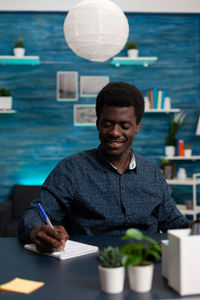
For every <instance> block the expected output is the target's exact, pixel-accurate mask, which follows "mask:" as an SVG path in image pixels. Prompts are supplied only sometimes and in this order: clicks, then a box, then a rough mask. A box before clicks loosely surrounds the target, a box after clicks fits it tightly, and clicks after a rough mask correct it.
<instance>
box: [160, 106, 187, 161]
mask: <svg viewBox="0 0 200 300" xmlns="http://www.w3.org/2000/svg"><path fill="white" fill-rule="evenodd" d="M185 116H186V114H185V113H183V112H180V113H176V114H174V116H173V117H171V118H170V123H169V130H168V135H167V137H166V143H165V144H166V146H165V155H166V156H174V155H175V150H176V149H175V136H176V134H177V132H178V131H179V129H180V127H181V125H182V123H183V120H184V119H185Z"/></svg>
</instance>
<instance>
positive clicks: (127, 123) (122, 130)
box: [97, 105, 141, 161]
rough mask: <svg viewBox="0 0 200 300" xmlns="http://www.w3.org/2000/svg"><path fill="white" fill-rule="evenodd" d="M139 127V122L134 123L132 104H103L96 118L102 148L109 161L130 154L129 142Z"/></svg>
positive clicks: (134, 116) (130, 142)
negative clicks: (124, 105) (119, 105)
mask: <svg viewBox="0 0 200 300" xmlns="http://www.w3.org/2000/svg"><path fill="white" fill-rule="evenodd" d="M140 127H141V125H140V123H139V124H138V125H137V124H136V115H135V109H134V107H133V106H128V107H118V106H108V105H104V107H103V110H102V111H101V114H100V118H99V119H98V120H97V129H98V131H99V139H100V141H101V146H102V150H103V152H104V154H105V155H106V156H107V158H108V159H110V161H112V158H114V159H120V158H122V157H126V156H127V155H130V147H131V144H132V142H133V140H134V137H135V134H136V133H138V132H139V130H140Z"/></svg>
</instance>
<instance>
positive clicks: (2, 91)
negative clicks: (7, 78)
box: [0, 88, 11, 97]
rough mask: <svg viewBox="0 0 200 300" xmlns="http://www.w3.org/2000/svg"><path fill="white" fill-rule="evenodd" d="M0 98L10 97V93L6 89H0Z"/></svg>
mask: <svg viewBox="0 0 200 300" xmlns="http://www.w3.org/2000/svg"><path fill="white" fill-rule="evenodd" d="M0 96H3V97H5V96H11V93H10V92H9V90H8V89H6V88H0Z"/></svg>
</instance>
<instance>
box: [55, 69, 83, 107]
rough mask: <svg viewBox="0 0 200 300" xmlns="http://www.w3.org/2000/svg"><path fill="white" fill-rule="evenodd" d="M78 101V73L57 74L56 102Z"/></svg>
mask: <svg viewBox="0 0 200 300" xmlns="http://www.w3.org/2000/svg"><path fill="white" fill-rule="evenodd" d="M77 100H78V72H57V101H77Z"/></svg>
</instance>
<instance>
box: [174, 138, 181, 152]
mask: <svg viewBox="0 0 200 300" xmlns="http://www.w3.org/2000/svg"><path fill="white" fill-rule="evenodd" d="M175 147H176V150H175V155H176V156H179V155H180V147H179V140H178V139H175Z"/></svg>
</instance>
